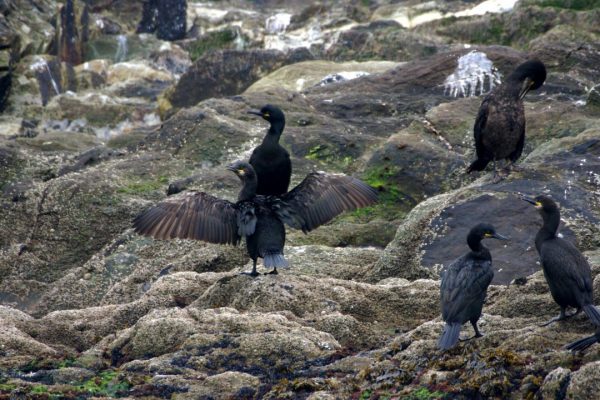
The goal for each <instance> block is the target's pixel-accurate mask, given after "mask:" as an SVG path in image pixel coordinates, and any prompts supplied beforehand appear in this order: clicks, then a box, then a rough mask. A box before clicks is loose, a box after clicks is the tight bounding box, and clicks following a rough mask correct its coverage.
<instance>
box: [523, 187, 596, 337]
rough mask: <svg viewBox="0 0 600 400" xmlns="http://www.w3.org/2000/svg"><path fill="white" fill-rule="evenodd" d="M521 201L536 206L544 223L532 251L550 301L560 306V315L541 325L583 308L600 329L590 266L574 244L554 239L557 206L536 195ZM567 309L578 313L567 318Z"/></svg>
mask: <svg viewBox="0 0 600 400" xmlns="http://www.w3.org/2000/svg"><path fill="white" fill-rule="evenodd" d="M521 198H522V199H523V200H525V201H527V202H528V203H531V204H533V205H535V208H537V209H538V210H539V211H540V214H541V215H542V219H543V220H544V224H543V225H542V227H541V228H540V230H539V231H538V233H537V235H536V236H535V248H536V249H537V251H538V253H539V255H540V261H541V263H542V268H543V270H544V276H545V277H546V281H547V282H548V286H549V287H550V293H551V294H552V298H553V299H554V301H555V302H556V303H557V304H558V305H559V306H560V315H559V316H558V317H555V318H552V319H551V320H550V321H548V322H546V323H545V324H543V325H542V326H545V325H548V324H551V323H552V322H554V321H561V320H563V319H566V318H568V317H572V316H573V315H576V314H578V313H579V312H581V310H582V309H583V311H584V312H585V313H586V315H587V316H588V317H589V318H590V320H591V321H592V323H593V324H594V325H596V326H600V311H599V310H598V309H597V308H596V307H595V306H594V304H593V301H594V296H593V293H592V290H593V287H592V273H591V269H590V265H589V264H588V262H587V260H586V259H585V257H584V256H583V255H582V254H581V253H580V252H579V250H577V248H576V247H575V246H573V244H571V243H570V242H567V241H566V240H564V239H562V238H559V237H558V236H557V231H558V225H559V224H560V211H559V209H558V206H557V205H556V203H555V202H554V201H553V200H552V199H550V198H549V197H546V196H537V197H536V198H535V199H531V198H529V197H525V196H522V197H521ZM569 306H570V307H574V308H576V309H577V312H575V313H573V314H570V315H567V314H566V310H567V307H569Z"/></svg>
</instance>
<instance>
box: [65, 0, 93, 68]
mask: <svg viewBox="0 0 600 400" xmlns="http://www.w3.org/2000/svg"><path fill="white" fill-rule="evenodd" d="M88 13H89V11H88V7H87V4H81V3H80V2H79V1H78V0H67V2H66V3H65V4H64V5H63V6H62V7H61V9H60V12H59V20H58V30H57V36H58V58H59V60H60V61H64V62H67V63H69V64H71V65H78V64H81V63H82V62H83V60H84V54H83V49H84V44H85V42H87V40H88V35H89V34H88V30H89V27H88V24H89V14H88Z"/></svg>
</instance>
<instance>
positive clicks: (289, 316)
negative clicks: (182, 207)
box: [0, 0, 600, 399]
mask: <svg viewBox="0 0 600 400" xmlns="http://www.w3.org/2000/svg"><path fill="white" fill-rule="evenodd" d="M507 3H508V2H507ZM559 3H560V2H549V1H545V0H527V1H525V0H522V1H518V2H516V3H515V4H514V7H512V8H511V7H508V8H507V9H505V10H500V9H498V8H489V7H490V6H489V4H490V2H485V3H480V2H465V1H446V2H426V3H419V2H389V1H375V2H345V1H340V2H335V4H332V5H331V6H329V5H328V6H327V7H326V6H323V5H319V4H301V3H298V2H258V3H254V2H253V3H250V2H242V1H238V0H228V1H219V2H205V3H197V2H182V1H172V2H171V1H170V2H126V1H114V0H108V1H104V0H102V1H87V2H80V1H68V2H55V1H54V0H33V1H20V0H10V1H6V2H3V3H1V4H0V107H2V106H3V107H4V109H3V113H2V115H1V116H0V215H1V218H0V303H1V305H0V327H1V328H0V330H1V332H0V356H1V357H0V397H6V398H67V399H71V398H72V399H82V398H92V397H94V398H114V397H126V398H172V399H198V398H215V399H221V398H222V399H231V398H236V399H237V398H239V399H262V398H264V399H281V398H290V399H346V398H360V399H378V398H379V399H382V398H390V399H392V398H393V399H395V398H407V399H423V398H458V399H473V398H515V399H517V398H518V399H520V398H544V399H545V398H549V399H550V398H557V399H561V398H573V399H576V398H582V399H583V398H586V399H587V398H594V396H595V395H596V394H597V392H598V388H597V386H598V384H597V382H598V371H599V366H598V363H599V360H600V346H598V345H594V346H592V347H590V348H589V349H588V350H587V352H586V353H584V354H571V353H570V352H568V351H566V350H564V345H565V344H567V343H569V342H572V341H574V340H577V339H580V338H582V337H584V336H587V335H589V334H591V333H592V331H593V327H592V326H591V324H590V323H589V321H588V320H587V318H586V317H585V316H584V315H583V314H581V315H578V316H576V317H574V318H571V319H569V320H567V321H563V322H560V323H555V324H552V325H549V326H544V327H541V326H540V324H541V323H543V322H545V321H547V320H549V319H550V318H552V317H554V316H556V315H557V314H558V312H559V307H558V306H557V305H556V304H555V303H554V301H553V300H552V298H551V296H550V294H549V291H548V287H547V284H546V282H545V278H544V276H543V273H542V271H540V266H539V264H538V261H537V260H538V258H537V252H536V250H535V247H534V243H533V241H534V237H535V234H536V232H537V229H538V227H539V226H540V225H541V218H540V216H539V214H538V213H537V212H536V210H535V209H534V208H533V207H531V206H530V205H529V204H527V203H525V202H523V201H521V200H520V199H519V198H518V194H519V193H523V194H528V195H535V194H540V193H544V194H547V195H550V196H552V197H553V198H554V199H555V200H556V201H557V202H558V203H559V205H560V207H561V227H560V232H561V234H562V235H563V237H564V238H565V239H566V240H568V241H571V242H573V243H575V244H576V245H577V247H578V248H579V249H580V250H582V251H583V252H584V255H585V257H586V258H587V259H588V260H589V262H590V265H591V266H592V275H593V277H594V290H595V302H596V304H598V303H600V278H599V276H598V274H599V273H600V228H599V227H600V223H599V220H600V107H599V106H598V104H600V101H598V98H599V96H598V95H597V92H598V90H597V88H598V81H600V73H599V72H598V69H597V68H596V67H597V65H598V60H600V48H599V47H598V43H600V37H599V36H600V32H598V29H597V26H596V25H597V21H598V17H599V15H598V9H597V8H594V7H591V6H589V7H588V5H589V4H591V3H590V2H564V3H560V4H559ZM592 3H593V2H592ZM32 5H33V6H32ZM161 7H162V8H161ZM164 7H167V10H164ZM61 9H62V10H63V11H62V14H61ZM65 10H66V11H65ZM69 10H71V11H72V13H71V11H69ZM67 11H68V12H67ZM173 21H174V22H173ZM142 31H143V32H144V33H142ZM61 57H62V58H61ZM530 57H538V58H540V59H541V60H542V61H544V62H545V63H546V65H547V67H548V78H547V81H546V83H545V85H544V86H543V87H542V88H541V89H540V90H538V91H536V92H535V93H530V94H528V95H527V96H526V97H525V112H526V117H527V134H526V143H525V148H524V152H523V156H522V157H521V159H520V160H519V163H518V166H519V169H518V170H516V171H513V172H511V174H510V175H509V177H508V178H506V179H505V180H503V181H501V182H500V183H497V184H494V183H492V174H491V170H487V171H484V172H482V173H479V174H477V175H475V174H473V175H466V174H465V168H466V166H467V165H468V164H469V163H470V161H471V160H472V159H473V158H474V154H473V153H474V152H473V138H472V126H473V122H474V119H475V115H476V113H477V110H478V107H479V104H480V102H481V96H480V94H481V93H482V92H485V90H487V89H489V86H490V85H492V84H496V83H497V82H496V81H497V80H503V79H505V77H506V76H507V75H508V74H509V73H510V72H511V71H512V69H513V68H514V67H515V65H517V64H519V63H520V62H522V61H523V60H526V59H527V58H530ZM469 60H470V61H469ZM473 60H476V61H477V63H480V64H477V65H475V66H473V65H471V66H469V65H465V64H468V62H472V61H473ZM467 61H468V62H467ZM468 71H471V72H468ZM473 71H475V72H473ZM469 74H470V75H469ZM469 94H471V95H473V94H475V95H474V96H471V97H467V96H468V95H469ZM455 95H458V96H457V97H455ZM267 103H272V104H276V105H278V106H279V107H281V108H282V109H283V111H284V112H285V115H286V127H285V130H284V133H283V135H282V138H281V143H282V144H283V146H285V147H286V148H287V149H288V151H289V152H290V154H291V157H292V163H293V176H292V185H295V184H297V183H299V182H300V181H301V180H302V178H303V177H304V176H305V175H306V174H307V173H308V172H310V171H313V170H324V171H327V172H338V173H346V174H352V175H355V176H357V177H359V178H361V179H363V180H364V181H365V182H367V183H369V184H370V185H372V186H373V187H375V188H377V190H378V191H379V194H380V202H379V204H377V205H375V206H372V207H368V208H366V209H362V210H357V211H354V212H352V213H347V214H345V215H342V216H340V217H337V218H336V219H335V220H334V221H332V222H331V223H329V224H327V225H325V226H322V227H319V228H318V229H317V230H315V231H313V232H310V233H309V234H308V235H305V234H303V233H302V232H299V231H294V230H292V229H289V230H288V236H287V243H286V248H285V250H284V252H285V255H286V258H287V259H288V260H289V261H290V268H289V269H282V270H281V271H280V273H279V275H276V276H272V275H261V276H259V277H257V278H255V279H252V278H250V277H249V276H246V275H241V274H240V273H241V272H243V271H249V270H250V269H251V267H252V265H251V261H250V260H249V259H248V256H247V255H246V252H245V248H244V247H243V246H239V247H235V246H220V245H214V244H208V243H199V242H194V241H189V240H172V241H155V240H152V239H149V238H145V237H141V236H138V235H136V234H135V233H133V231H132V229H131V221H132V219H133V218H134V216H135V215H137V214H138V213H139V212H141V211H142V210H145V209H147V208H148V207H150V206H152V205H154V204H156V202H158V201H160V200H162V199H164V198H165V197H166V196H167V195H173V196H177V194H175V193H174V192H180V191H182V190H199V191H206V192H208V193H211V194H213V195H215V196H219V197H221V198H225V199H228V200H230V201H234V200H235V198H236V195H237V191H238V188H239V182H238V180H237V178H236V177H235V176H233V175H232V174H231V173H229V172H228V171H226V170H225V168H224V166H225V165H227V164H228V163H230V162H232V161H234V160H237V159H243V158H248V156H249V154H250V152H251V151H252V149H253V148H254V147H255V146H256V145H257V144H259V143H260V141H261V140H262V138H263V137H264V135H265V133H266V131H267V128H268V124H267V123H266V122H265V121H264V120H262V119H259V118H256V117H254V116H251V115H248V114H247V113H246V112H247V111H248V110H251V109H254V110H255V109H258V108H260V107H261V106H262V105H264V104H267ZM481 221H485V222H489V223H492V224H493V225H495V227H496V229H497V230H498V232H500V233H502V234H504V235H507V236H510V237H511V241H510V242H508V243H499V242H494V241H486V242H484V243H485V244H486V246H488V247H489V248H490V251H491V253H492V257H493V260H494V271H495V278H494V282H493V284H492V285H491V286H490V288H489V290H488V296H487V300H486V303H485V304H484V308H483V315H482V317H481V319H480V321H479V324H480V327H481V329H482V331H483V332H484V333H485V336H484V337H482V338H479V339H477V340H470V341H465V342H461V343H460V344H459V345H458V346H457V347H456V348H455V349H452V350H450V351H448V352H446V353H443V354H442V353H440V352H439V351H438V350H437V348H436V342H437V338H438V336H439V334H440V333H441V330H442V327H443V321H442V320H441V317H440V314H439V272H440V270H441V269H442V268H443V267H444V266H447V265H448V264H449V263H450V262H452V261H453V260H454V259H455V258H457V257H458V256H460V255H461V254H463V253H464V252H465V251H467V245H466V238H465V236H466V233H467V232H468V230H469V229H470V228H471V226H473V225H474V224H475V223H477V222H481ZM259 271H261V272H263V267H262V265H259ZM470 336H472V329H471V327H470V326H467V325H465V326H464V327H463V332H462V334H461V337H464V338H466V337H470Z"/></svg>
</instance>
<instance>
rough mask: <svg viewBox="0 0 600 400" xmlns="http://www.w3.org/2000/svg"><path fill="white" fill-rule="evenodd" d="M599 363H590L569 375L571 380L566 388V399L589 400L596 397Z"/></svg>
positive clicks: (598, 388) (599, 383)
mask: <svg viewBox="0 0 600 400" xmlns="http://www.w3.org/2000/svg"><path fill="white" fill-rule="evenodd" d="M599 366H600V361H595V362H590V363H588V364H585V365H583V366H582V367H581V368H580V369H579V370H577V371H575V372H573V373H572V374H571V380H570V382H569V386H568V387H567V397H566V398H567V399H589V398H593V397H594V396H596V393H598V391H599V390H600V387H599V385H600V380H599V379H598V373H599V372H600V369H599V368H598V367H599Z"/></svg>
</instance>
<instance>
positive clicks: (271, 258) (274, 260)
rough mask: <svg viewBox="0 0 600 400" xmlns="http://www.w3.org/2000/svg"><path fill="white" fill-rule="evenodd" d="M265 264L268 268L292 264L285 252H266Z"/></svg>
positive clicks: (284, 266)
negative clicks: (284, 254)
mask: <svg viewBox="0 0 600 400" xmlns="http://www.w3.org/2000/svg"><path fill="white" fill-rule="evenodd" d="M263 264H264V265H265V267H266V268H287V267H289V266H290V264H289V263H288V261H287V260H286V259H285V257H284V256H283V254H281V253H277V254H265V256H264V258H263Z"/></svg>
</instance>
